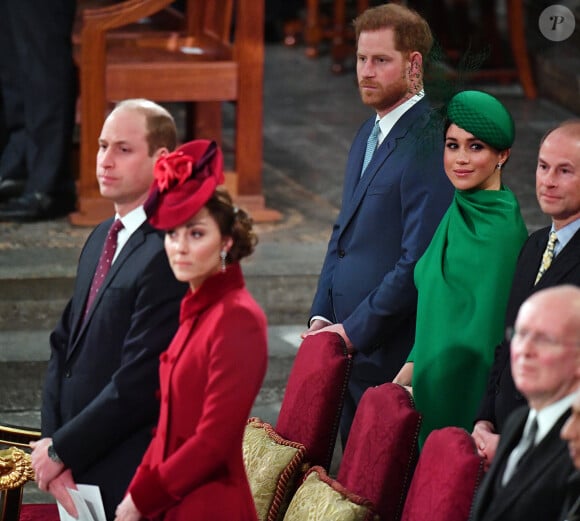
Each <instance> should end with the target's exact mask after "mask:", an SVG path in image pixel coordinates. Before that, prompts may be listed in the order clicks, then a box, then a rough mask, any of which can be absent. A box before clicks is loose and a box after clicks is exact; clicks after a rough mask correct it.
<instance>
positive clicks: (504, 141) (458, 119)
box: [447, 90, 515, 150]
mask: <svg viewBox="0 0 580 521" xmlns="http://www.w3.org/2000/svg"><path fill="white" fill-rule="evenodd" d="M447 118H448V119H449V121H450V122H451V123H455V124H456V125H457V126H458V127H461V128H462V129H463V130H466V131H467V132H469V133H471V134H473V135H474V136H475V137H476V138H478V139H481V140H482V141H483V142H484V143H487V144H488V145H491V146H492V147H494V148H495V149H497V150H505V149H506V148H510V147H511V146H512V144H513V142H514V138H515V125H514V120H513V118H512V116H511V114H510V113H509V112H508V110H507V109H506V108H505V107H504V105H503V104H502V103H501V102H500V101H499V100H498V99H496V98H494V97H493V96H491V95H490V94H487V93H485V92H481V91H478V90H465V91H463V92H459V93H458V94H456V95H455V96H453V98H451V101H450V102H449V105H448V106H447Z"/></svg>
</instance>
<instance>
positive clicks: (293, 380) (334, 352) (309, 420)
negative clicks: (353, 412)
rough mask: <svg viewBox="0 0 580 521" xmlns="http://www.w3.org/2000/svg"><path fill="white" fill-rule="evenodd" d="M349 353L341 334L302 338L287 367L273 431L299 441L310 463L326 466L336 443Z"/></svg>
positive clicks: (350, 362) (347, 374) (349, 359)
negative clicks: (294, 356)
mask: <svg viewBox="0 0 580 521" xmlns="http://www.w3.org/2000/svg"><path fill="white" fill-rule="evenodd" d="M351 365H352V355H350V354H348V353H347V350H346V346H345V343H344V341H343V340H342V338H341V337H340V335H338V334H336V333H330V332H329V333H319V334H317V335H311V336H308V337H306V338H305V339H304V341H303V342H302V344H301V345H300V348H299V349H298V352H297V354H296V358H295V360H294V364H293V366H292V369H291V371H290V376H289V378H288V383H287V385H286V390H285V392H284V398H283V400H282V405H281V407H280V413H279V415H278V420H277V423H276V432H277V433H278V434H279V435H280V436H282V437H283V438H286V439H288V440H292V441H294V442H298V443H302V444H303V445H304V446H305V447H306V450H307V459H308V462H309V463H310V464H311V465H319V466H321V467H324V468H325V469H326V470H328V468H329V466H330V462H331V459H332V454H333V451H334V445H335V443H336V436H337V433H338V427H339V422H340V414H341V411H342V404H343V401H344V394H345V391H346V386H347V383H348V377H349V374H350V368H351Z"/></svg>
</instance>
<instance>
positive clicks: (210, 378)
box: [129, 264, 267, 521]
mask: <svg viewBox="0 0 580 521" xmlns="http://www.w3.org/2000/svg"><path fill="white" fill-rule="evenodd" d="M266 365H267V326H266V317H265V315H264V313H263V311H262V310H261V309H260V307H259V306H258V304H257V303H256V302H255V301H254V299H253V298H252V296H251V295H250V293H249V292H248V291H247V290H246V289H245V287H244V279H243V276H242V271H241V269H240V266H239V264H233V265H231V266H229V267H228V269H227V271H226V273H218V274H216V275H214V276H212V277H210V278H209V279H207V280H206V281H205V282H204V284H203V285H202V286H201V287H200V288H199V289H198V290H197V291H196V292H195V293H191V292H188V293H187V295H186V296H185V298H184V299H183V301H182V303H181V316H180V326H179V329H178V331H177V333H176V334H175V337H174V339H173V341H172V342H171V345H170V346H169V349H168V350H167V351H166V352H165V353H164V354H163V355H161V365H160V369H159V376H160V382H161V409H160V416H159V422H158V425H157V430H156V433H155V436H154V438H153V440H152V441H151V444H150V445H149V448H148V449H147V452H146V453H145V456H144V457H143V461H142V463H141V465H140V466H139V468H138V469H137V472H136V474H135V477H134V478H133V481H132V482H131V484H130V486H129V492H131V495H132V497H133V500H134V502H135V504H136V506H137V508H138V509H139V511H140V512H141V513H142V514H143V515H144V516H145V517H147V518H149V519H163V520H164V521H170V520H171V521H177V520H183V521H196V520H206V519H211V520H213V521H219V520H224V521H226V520H227V521H255V520H257V516H256V510H255V507H254V502H253V499H252V495H251V492H250V488H249V485H248V481H247V478H246V474H245V469H244V462H243V458H242V438H243V433H244V427H245V424H246V420H247V419H248V416H249V414H250V411H251V408H252V405H253V403H254V400H255V398H256V395H257V394H258V391H259V389H260V386H261V384H262V380H263V378H264V375H265V372H266Z"/></svg>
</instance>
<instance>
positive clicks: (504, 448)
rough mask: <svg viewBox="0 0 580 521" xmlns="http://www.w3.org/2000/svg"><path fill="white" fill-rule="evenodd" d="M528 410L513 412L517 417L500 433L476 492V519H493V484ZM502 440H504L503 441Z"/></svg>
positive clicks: (519, 434)
mask: <svg viewBox="0 0 580 521" xmlns="http://www.w3.org/2000/svg"><path fill="white" fill-rule="evenodd" d="M528 412H529V409H528V408H527V407H525V408H522V409H521V410H518V411H517V412H516V413H514V415H515V414H517V415H518V417H517V419H516V420H514V422H513V424H512V427H511V429H510V430H509V431H504V432H503V433H502V440H501V441H500V446H499V447H498V450H497V453H496V455H495V457H494V463H493V464H492V466H491V468H490V469H489V471H488V473H487V474H486V475H485V477H484V479H483V481H482V483H481V488H480V490H479V492H478V494H477V505H476V508H475V510H476V511H477V512H478V517H477V518H476V519H478V520H479V519H483V518H485V519H486V520H487V519H489V520H491V519H493V517H492V516H491V513H492V512H493V513H495V512H496V510H497V509H496V508H494V507H495V502H496V500H492V499H493V495H494V492H495V490H494V489H495V486H496V485H495V484H496V483H497V481H498V480H500V479H501V476H502V473H503V471H504V469H505V462H506V460H507V458H508V457H509V455H510V453H511V451H512V450H513V448H514V447H515V446H516V445H517V443H518V441H519V439H520V437H521V433H522V432H523V429H524V424H525V422H526V418H527V416H528ZM503 440H506V441H505V442H504V441H503ZM490 503H491V506H490V507H489V508H487V510H485V511H483V510H482V508H483V507H484V506H485V505H489V504H490ZM488 516H489V517H488Z"/></svg>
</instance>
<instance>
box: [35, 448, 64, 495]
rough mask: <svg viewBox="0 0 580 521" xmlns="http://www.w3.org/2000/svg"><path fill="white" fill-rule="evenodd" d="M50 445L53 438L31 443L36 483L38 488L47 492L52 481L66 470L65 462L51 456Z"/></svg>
mask: <svg viewBox="0 0 580 521" xmlns="http://www.w3.org/2000/svg"><path fill="white" fill-rule="evenodd" d="M50 445H52V438H42V439H41V440H39V441H33V442H31V443H30V446H31V447H32V449H33V450H32V453H31V458H32V468H33V469H34V474H35V479H36V483H38V488H39V489H40V490H44V491H45V492H47V491H48V486H49V485H50V482H51V481H52V480H53V479H54V478H56V477H57V476H58V475H59V474H60V473H61V472H62V471H63V470H64V463H62V462H60V463H59V462H56V461H53V460H51V459H50V458H49V456H48V447H50Z"/></svg>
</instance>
